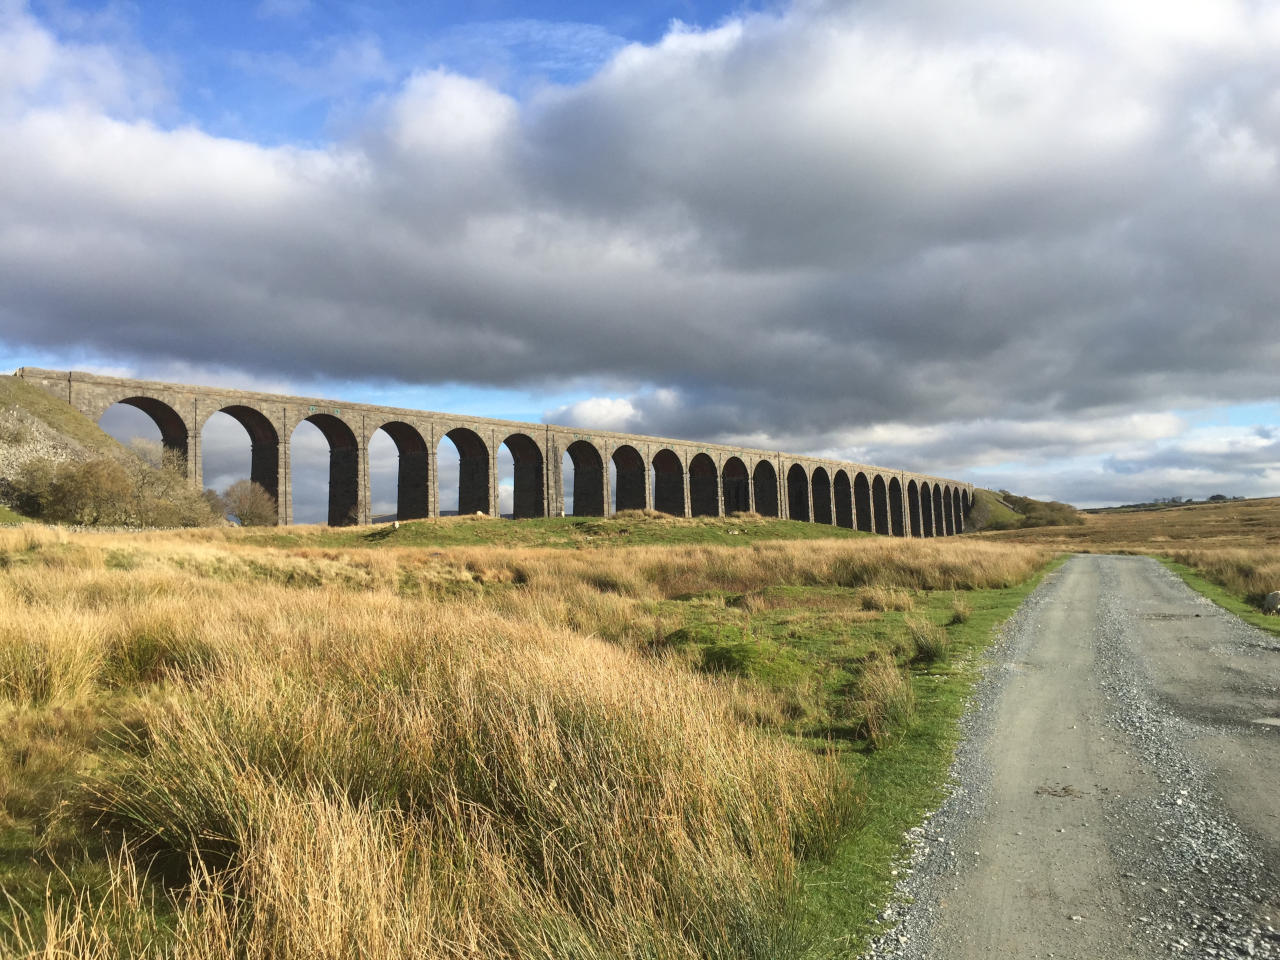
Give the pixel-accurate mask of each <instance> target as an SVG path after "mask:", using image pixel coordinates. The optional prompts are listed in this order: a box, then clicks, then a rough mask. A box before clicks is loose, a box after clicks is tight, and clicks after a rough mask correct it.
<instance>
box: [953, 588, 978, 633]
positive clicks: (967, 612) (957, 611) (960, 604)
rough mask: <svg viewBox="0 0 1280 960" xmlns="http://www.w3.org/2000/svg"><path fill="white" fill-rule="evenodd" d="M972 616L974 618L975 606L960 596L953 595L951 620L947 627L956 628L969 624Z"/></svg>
mask: <svg viewBox="0 0 1280 960" xmlns="http://www.w3.org/2000/svg"><path fill="white" fill-rule="evenodd" d="M971 616H973V604H971V603H970V602H969V601H968V600H966V599H965V598H964V597H962V596H960V594H958V593H956V594H953V595H952V597H951V619H950V620H949V621H948V622H947V626H951V627H954V626H955V625H957V624H960V623H968V622H969V618H970V617H971Z"/></svg>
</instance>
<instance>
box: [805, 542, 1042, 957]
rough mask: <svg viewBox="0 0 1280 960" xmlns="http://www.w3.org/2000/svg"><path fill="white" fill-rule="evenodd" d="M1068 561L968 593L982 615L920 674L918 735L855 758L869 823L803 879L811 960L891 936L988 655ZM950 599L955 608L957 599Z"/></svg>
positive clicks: (955, 631)
mask: <svg viewBox="0 0 1280 960" xmlns="http://www.w3.org/2000/svg"><path fill="white" fill-rule="evenodd" d="M1066 559H1067V558H1066V557H1065V556H1063V557H1059V558H1058V559H1056V560H1054V561H1052V562H1051V563H1049V564H1048V565H1047V566H1046V567H1045V568H1044V569H1043V570H1041V571H1040V572H1039V573H1038V574H1036V575H1035V576H1034V577H1032V578H1031V579H1029V580H1028V581H1027V582H1025V583H1023V584H1020V585H1019V586H1016V587H1011V588H1008V589H1004V590H970V591H966V592H964V593H962V594H961V596H962V597H963V598H964V599H965V600H966V601H968V602H969V604H970V605H971V607H972V611H973V612H972V614H971V615H970V617H969V619H968V620H967V621H966V622H965V623H962V624H954V625H952V626H949V627H948V628H947V629H948V632H949V634H950V637H951V642H952V650H953V652H952V655H951V658H950V661H949V662H948V663H947V664H943V665H938V666H935V667H932V668H930V669H922V670H917V671H915V673H914V677H913V686H914V689H915V694H916V716H915V719H914V721H913V722H912V724H911V726H910V728H909V729H908V730H907V731H906V732H905V734H904V735H903V736H902V737H901V738H900V739H899V740H898V741H897V742H896V743H894V744H892V745H890V746H888V747H884V748H881V749H880V750H869V749H863V750H855V751H849V753H848V754H847V759H848V762H849V763H850V764H851V765H852V766H853V768H854V770H855V772H856V775H857V778H858V785H859V787H860V789H861V790H862V791H863V793H864V802H863V809H862V820H861V822H860V823H859V824H858V826H857V828H856V829H855V830H854V831H853V832H852V834H851V835H850V837H849V838H848V839H847V840H846V841H845V843H844V844H842V845H841V846H840V848H839V849H838V850H837V852H836V855H835V856H834V857H833V858H832V859H831V860H830V861H829V862H827V863H825V864H822V865H820V866H818V867H816V868H815V869H813V870H812V871H811V872H810V873H809V874H808V875H806V876H805V877H804V878H803V883H804V890H805V892H804V899H803V902H802V903H801V904H800V908H801V912H802V917H803V919H802V926H803V928H804V934H805V939H806V940H807V941H808V942H809V943H810V945H811V946H810V949H809V952H808V954H807V956H808V957H809V958H812V960H819V958H828V957H832V958H834V957H846V956H857V955H858V953H859V952H860V951H861V950H862V949H863V948H865V946H866V944H867V941H868V940H869V939H870V937H871V936H872V935H873V934H874V933H875V932H877V930H878V929H880V927H881V926H882V925H881V924H880V922H879V921H878V919H877V915H878V913H879V911H880V910H882V909H883V907H884V905H885V904H886V903H887V902H888V901H889V899H890V897H891V894H892V888H893V885H894V882H895V877H894V874H893V871H894V869H895V867H896V865H897V864H898V862H899V859H900V857H901V855H902V853H903V852H904V840H903V838H904V834H906V832H907V831H908V830H910V829H911V828H912V827H914V826H917V825H918V824H919V823H920V822H921V821H922V820H923V819H924V817H925V816H926V815H927V814H928V813H929V812H931V811H933V810H935V809H937V807H938V805H939V804H940V803H941V802H942V800H943V799H944V797H945V785H946V780H947V773H948V771H949V770H950V767H951V761H952V759H953V758H954V756H955V751H956V747H957V746H958V744H959V742H960V726H959V722H960V718H961V717H962V716H963V714H964V712H965V709H966V708H967V706H968V704H969V701H970V698H971V696H972V694H973V690H974V686H975V684H976V683H977V681H978V679H979V677H980V675H981V668H982V663H983V654H984V653H985V652H986V650H987V648H988V647H989V646H990V644H991V642H992V641H993V639H994V638H995V634H996V630H997V628H998V627H999V626H1000V625H1001V624H1003V623H1004V622H1005V621H1006V620H1008V619H1009V617H1010V616H1011V615H1012V614H1013V612H1014V611H1015V610H1017V608H1018V606H1019V605H1020V604H1021V603H1022V601H1023V600H1024V599H1026V597H1027V595H1028V594H1030V593H1031V591H1032V590H1034V589H1035V588H1036V587H1037V586H1038V585H1039V584H1040V582H1041V580H1043V579H1044V577H1045V576H1046V575H1047V574H1048V573H1050V572H1051V571H1053V570H1055V569H1057V568H1058V567H1059V566H1061V565H1062V564H1063V563H1065V562H1066ZM939 596H941V594H940V593H936V594H934V595H933V597H935V598H937V597H939ZM945 596H946V598H947V599H948V600H949V598H950V594H949V593H947V594H946V595H945ZM931 606H932V604H931Z"/></svg>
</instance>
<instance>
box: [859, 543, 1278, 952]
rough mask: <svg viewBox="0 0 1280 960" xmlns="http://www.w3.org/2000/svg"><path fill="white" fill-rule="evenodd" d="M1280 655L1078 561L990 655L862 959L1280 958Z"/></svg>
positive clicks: (1130, 577)
mask: <svg viewBox="0 0 1280 960" xmlns="http://www.w3.org/2000/svg"><path fill="white" fill-rule="evenodd" d="M1277 717H1280V643H1277V638H1275V637H1273V636H1271V635H1269V634H1266V633H1264V632H1262V631H1259V630H1256V629H1255V628H1253V627H1250V626H1249V625H1247V624H1245V623H1243V622H1242V621H1241V620H1239V619H1238V618H1237V617H1234V616H1232V615H1231V614H1229V613H1227V612H1225V611H1223V610H1222V609H1221V608H1219V607H1217V606H1216V605H1214V604H1212V603H1210V602H1209V601H1207V600H1205V599H1204V598H1203V597H1201V596H1200V595H1198V594H1196V593H1195V592H1194V591H1192V590H1190V589H1189V588H1188V587H1186V586H1185V584H1183V583H1182V581H1181V580H1179V579H1178V578H1177V577H1176V576H1174V575H1173V574H1172V573H1170V572H1169V571H1167V570H1166V569H1165V568H1164V567H1162V566H1161V565H1160V564H1159V563H1157V562H1156V561H1154V560H1151V559H1149V558H1145V557H1115V556H1087V555H1086V556H1077V557H1073V558H1072V559H1071V560H1069V561H1068V562H1067V563H1066V564H1065V565H1064V566H1063V567H1061V568H1060V569H1059V570H1057V571H1055V572H1054V573H1053V574H1051V575H1050V576H1049V577H1047V578H1046V579H1045V581H1044V583H1042V584H1041V585H1040V587H1039V588H1038V589H1037V590H1036V591H1035V592H1034V593H1033V594H1032V595H1031V596H1030V597H1028V598H1027V600H1026V601H1025V602H1024V603H1023V604H1022V606H1021V607H1020V608H1019V610H1018V611H1017V613H1016V614H1015V615H1014V616H1013V618H1011V619H1010V621H1009V622H1008V623H1007V624H1006V626H1005V628H1004V630H1003V631H1002V634H1001V636H1000V637H999V638H998V640H997V642H996V643H995V645H994V647H993V652H992V655H991V662H990V663H989V665H988V667H987V668H986V670H985V671H984V674H983V678H982V679H981V681H980V682H979V685H978V688H977V690H976V693H975V696H974V700H973V703H972V705H971V708H970V709H969V711H968V712H967V714H966V716H965V719H964V721H963V724H964V730H963V734H964V739H963V741H962V744H961V746H960V749H959V751H958V752H957V756H956V759H955V762H954V764H953V766H952V769H951V783H950V792H949V796H948V799H947V800H946V801H945V802H944V803H943V805H942V806H941V807H940V808H939V809H938V810H937V811H936V812H935V813H934V814H933V815H932V816H930V817H929V818H928V819H927V820H926V821H925V822H924V824H922V825H921V826H920V827H918V828H916V829H915V830H913V831H911V833H910V834H909V835H908V840H909V843H910V852H909V855H908V857H907V858H906V859H905V860H904V862H903V864H902V865H901V866H900V868H899V875H900V882H899V883H898V886H897V890H896V894H895V898H894V901H893V903H891V904H890V905H888V906H886V908H885V910H884V913H883V914H882V919H884V920H885V921H886V922H887V923H889V924H891V926H890V927H889V928H888V929H886V931H885V932H884V933H882V934H881V935H880V936H879V937H878V938H877V939H876V940H875V941H874V943H873V945H872V947H871V949H870V951H869V952H868V953H867V954H866V955H865V956H867V957H874V958H879V957H902V958H926V957H928V958H933V957H947V958H966V957H989V956H998V955H1003V956H1006V957H1017V958H1021V957H1079V958H1090V960H1095V958H1106V957H1117V958H1118V957H1125V958H1129V957H1135V958H1142V957H1168V956H1194V957H1265V958H1270V957H1280V931H1277V929H1276V928H1277V927H1280V725H1272V724H1271V723H1269V722H1266V721H1268V720H1271V719H1273V718H1277Z"/></svg>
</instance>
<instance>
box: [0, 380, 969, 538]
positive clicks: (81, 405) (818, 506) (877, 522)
mask: <svg viewBox="0 0 1280 960" xmlns="http://www.w3.org/2000/svg"><path fill="white" fill-rule="evenodd" d="M17 375H18V376H19V377H21V378H23V379H24V380H26V381H27V382H29V383H32V384H35V385H37V386H39V387H42V388H43V389H45V390H47V391H49V392H50V393H52V394H54V395H55V396H57V397H59V398H61V399H63V400H65V401H67V402H68V403H70V404H71V405H72V406H73V407H75V408H76V409H77V410H79V411H80V412H81V413H83V414H84V415H85V416H87V417H89V418H90V419H91V420H93V421H95V422H96V421H97V420H98V419H99V418H100V417H101V416H102V414H103V413H105V412H106V410H107V409H108V408H110V407H112V406H114V405H115V404H117V403H124V404H129V405H130V406H133V407H137V408H138V409H139V410H142V411H143V412H144V413H146V414H148V415H149V416H150V417H151V419H152V420H154V421H155V424H156V426H157V427H159V429H160V435H161V438H162V441H163V443H164V446H165V448H166V449H168V450H170V451H172V452H174V453H176V454H178V456H179V457H180V459H181V460H182V462H183V463H184V464H185V470H186V475H187V477H188V479H189V480H190V481H191V483H193V484H195V485H197V486H203V477H202V475H201V451H200V435H201V431H202V430H203V428H204V425H205V423H206V422H207V421H208V419H209V418H210V417H211V416H213V415H214V414H215V413H226V414H229V415H230V416H232V417H234V418H235V419H236V420H238V421H239V422H240V424H241V425H242V426H243V427H244V428H245V430H246V431H247V432H248V434H249V438H250V441H251V444H252V451H253V453H252V466H251V468H250V470H251V479H253V480H254V481H255V482H257V483H259V484H261V485H262V486H263V487H265V488H266V489H267V491H268V492H270V493H271V495H272V496H273V497H275V498H276V502H277V504H278V505H279V511H280V513H279V522H280V523H281V524H290V523H292V522H293V502H292V487H293V484H292V473H291V465H290V462H289V438H290V437H291V436H292V435H293V431H294V428H296V427H297V426H298V424H300V423H301V422H302V421H304V420H306V421H309V422H311V423H313V424H315V425H316V426H317V427H319V428H320V431H321V432H322V433H323V434H324V436H325V439H327V440H328V442H329V523H330V524H333V525H343V524H351V523H369V522H370V521H371V517H370V497H369V453H368V451H369V441H370V439H371V438H372V437H373V435H374V434H375V433H377V432H378V431H379V430H384V431H386V433H387V434H388V435H389V436H390V437H391V439H392V440H394V441H395V444H396V448H397V449H398V451H399V485H398V494H397V516H398V518H399V519H402V520H410V519H417V518H421V517H436V516H439V515H440V511H441V504H440V490H439V475H438V473H437V470H436V450H437V447H438V445H439V443H440V441H441V440H442V439H443V438H445V437H448V438H449V439H450V440H451V441H452V442H453V444H454V446H455V447H457V449H458V454H459V473H458V512H459V513H485V514H490V515H492V516H497V515H498V470H497V456H498V448H499V447H500V446H501V445H504V444H505V445H506V447H507V449H508V450H509V451H510V452H511V456H512V459H513V461H514V463H515V496H514V515H515V516H516V517H517V518H524V517H545V516H560V515H561V514H562V513H563V512H564V508H565V497H564V486H563V478H562V475H561V470H562V467H561V465H562V463H563V457H564V454H565V453H567V454H568V455H569V457H570V459H571V461H572V463H573V498H572V499H573V511H572V512H573V514H574V515H576V516H604V515H606V514H608V513H611V512H614V511H618V510H628V509H644V508H649V509H654V510H659V511H661V512H663V513H669V514H673V515H675V516H685V517H689V516H694V517H697V516H725V515H727V514H730V513H734V512H737V511H743V510H754V511H755V512H757V513H759V514H762V515H763V516H766V517H782V518H790V519H792V520H805V521H810V522H813V523H828V524H837V525H839V526H842V527H849V528H852V529H858V530H865V531H868V532H874V533H880V534H885V535H891V536H899V537H935V536H936V537H942V536H950V535H952V534H956V533H963V532H964V522H965V517H966V516H967V514H968V512H969V507H970V505H971V503H972V498H973V485H972V484H967V483H958V482H956V481H954V480H947V479H943V478H939V477H932V476H926V475H923V474H917V473H905V472H903V471H899V470H887V469H884V468H882V467H873V466H868V465H866V464H859V463H847V462H843V461H835V460H824V459H821V458H816V457H802V456H794V455H792V454H788V453H781V452H779V451H775V450H755V449H749V448H746V447H734V446H726V445H724V444H704V443H691V442H688V441H684V440H671V439H665V438H661V437H645V436H635V435H632V434H625V433H613V432H610V431H607V430H579V429H575V428H571V427H560V426H554V425H550V424H533V423H520V422H517V421H510V420H491V419H487V418H484V417H467V416H456V415H453V414H447V413H433V412H427V411H422V410H404V409H399V408H395V407H381V406H372V405H369V404H360V403H343V402H340V401H335V400H321V399H315V398H310V397H289V396H280V395H277V394H270V393H256V392H252V391H245V390H224V389H221V388H218V387H196V386H189V385H187V384H177V383H156V382H152V381H146V380H127V379H122V378H118V377H104V376H98V375H96V374H91V373H81V372H78V371H65V370H42V369H39V368H36V367H23V368H21V369H20V370H18V372H17ZM610 463H612V464H613V467H614V470H615V476H616V484H611V483H610V477H609V469H608V465H609V464H610ZM611 489H612V490H613V491H614V492H613V495H612V496H611ZM611 501H612V502H611Z"/></svg>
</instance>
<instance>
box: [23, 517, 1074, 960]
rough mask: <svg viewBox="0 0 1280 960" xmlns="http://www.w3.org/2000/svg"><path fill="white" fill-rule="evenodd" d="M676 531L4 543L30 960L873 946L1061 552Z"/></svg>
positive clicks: (815, 951) (788, 951)
mask: <svg viewBox="0 0 1280 960" xmlns="http://www.w3.org/2000/svg"><path fill="white" fill-rule="evenodd" d="M651 520H652V518H643V517H641V518H622V519H621V520H614V521H592V522H589V523H587V524H585V525H580V523H581V522H579V521H565V522H554V521H553V522H548V523H545V524H542V525H532V526H530V527H529V528H528V529H529V530H532V531H539V530H540V531H542V532H541V533H540V534H539V536H541V537H543V540H542V541H540V542H542V543H543V544H544V545H543V546H537V547H531V546H502V547H498V546H485V545H456V546H447V545H441V544H439V543H438V542H436V541H433V540H432V539H431V538H432V537H434V536H438V535H439V530H440V529H443V528H449V527H454V528H458V529H464V530H466V531H468V535H477V534H476V530H477V529H478V528H479V527H480V525H479V524H478V523H476V522H474V521H473V522H471V525H470V526H468V525H467V522H466V521H461V520H460V521H453V522H451V523H442V524H423V525H420V526H419V525H402V526H401V528H400V529H399V530H398V531H392V532H391V533H390V534H388V533H387V532H386V531H385V530H379V531H374V532H373V534H372V536H371V535H370V532H369V531H368V530H364V531H326V530H323V529H321V530H315V531H310V532H302V533H301V534H300V535H298V536H297V539H296V540H295V539H288V540H277V539H271V538H270V535H269V536H268V539H266V540H264V539H263V538H262V535H260V534H253V533H252V532H250V531H225V530H223V531H183V532H176V533H158V532H157V533H142V534H136V535H120V534H87V533H83V534H71V533H67V532H65V531H59V530H56V529H48V528H34V527H25V528H10V529H5V530H0V711H2V712H3V719H2V721H0V722H3V724H4V727H5V730H6V737H5V748H4V753H3V757H2V758H0V811H2V814H0V886H2V887H3V889H4V891H5V892H6V894H7V895H8V896H9V898H11V899H10V905H9V907H8V910H7V915H8V918H9V919H8V921H7V922H6V923H5V924H0V926H4V927H6V928H7V932H6V933H4V934H2V935H0V937H2V939H0V942H3V943H4V944H5V946H4V948H3V949H4V950H5V951H7V952H9V953H11V954H14V955H17V956H31V957H35V956H41V957H44V956H75V957H81V956H83V957H99V956H101V957H108V956H112V957H114V956H120V955H128V956H136V957H161V956H174V955H180V956H183V957H200V958H231V957H251V958H257V957H262V958H265V957H298V958H301V957H333V958H338V957H350V956H377V957H384V956H385V957H398V956H405V957H408V956H413V957H450V958H457V957H475V958H480V957H498V958H502V957H510V958H515V957H533V956H536V957H557V958H559V957H572V958H577V957H581V958H597V957H599V958H605V957H608V958H618V957H637V958H639V957H646V958H648V957H653V958H668V957H671V958H677V957H681V958H683V957H688V958H695V957H696V958H703V957H705V958H726V960H727V958H757V960H777V958H784V957H819V956H842V955H845V954H846V953H847V950H848V947H849V945H850V944H851V943H855V942H857V941H858V939H859V938H860V937H862V936H865V934H866V933H867V931H868V930H869V928H870V927H871V926H872V924H873V921H874V904H875V903H877V902H880V901H881V900H882V899H883V896H884V894H885V893H886V891H887V885H888V883H889V880H890V877H889V869H890V865H891V862H892V858H893V856H894V854H895V853H896V852H897V851H898V849H899V844H900V840H901V834H902V831H903V830H904V829H906V827H908V826H910V825H911V823H913V822H915V821H916V820H918V818H919V816H920V815H921V813H923V812H924V811H925V810H926V809H927V808H928V807H929V806H930V805H931V804H932V803H934V802H935V801H936V798H937V796H938V791H939V790H940V789H941V786H942V781H943V777H944V776H945V770H946V767H947V763H948V761H949V757H950V750H951V747H952V741H953V737H954V735H955V733H954V731H955V727H954V722H953V721H954V718H955V717H956V716H957V715H958V713H959V711H960V709H961V708H962V704H963V701H964V698H965V697H966V695H967V693H968V691H969V689H970V685H971V682H972V679H973V677H974V674H975V669H976V663H977V659H978V656H979V654H980V651H981V649H982V647H983V645H984V644H985V642H986V641H987V639H988V637H989V635H990V632H991V628H992V626H993V625H994V624H995V623H997V622H998V621H1000V620H1001V619H1003V618H1004V617H1005V616H1007V615H1008V613H1009V612H1011V610H1012V609H1013V608H1014V607H1015V606H1016V604H1017V603H1018V602H1019V600H1020V598H1021V597H1022V596H1023V595H1024V593H1025V592H1026V590H1027V589H1029V584H1030V582H1031V581H1032V579H1033V578H1034V577H1035V575H1036V574H1037V572H1038V571H1041V570H1043V569H1044V566H1045V564H1046V563H1047V562H1048V560H1049V559H1050V557H1051V555H1052V550H1050V549H1046V548H1043V547H1038V546H1027V545H1014V544H993V543H982V542H975V541H973V540H970V539H967V538H966V539H958V538H957V539H948V540H932V541H901V540H889V539H887V538H876V537H856V536H847V537H839V536H837V537H826V538H823V539H816V540H807V541H795V540H785V539H766V538H765V535H766V533H767V534H768V535H769V536H773V537H777V536H778V535H780V534H783V533H785V532H786V531H785V526H786V525H783V526H778V525H777V524H772V525H771V523H770V522H767V521H760V522H759V523H758V524H756V523H753V522H751V521H750V520H749V518H748V519H747V520H732V521H723V522H721V523H720V524H719V526H718V528H717V526H716V525H714V524H709V523H695V522H691V521H690V522H685V521H672V522H669V523H668V522H661V523H659V522H657V521H653V522H648V521H651ZM513 526H514V527H516V528H520V527H524V526H525V525H524V524H515V525H508V526H507V527H505V528H504V530H509V529H511V528H512V527H513ZM791 526H793V527H799V528H800V529H802V530H803V531H804V532H805V533H808V531H809V530H810V529H811V528H808V527H804V526H803V525H791ZM432 528H434V529H432ZM624 528H626V529H627V530H628V532H627V533H623V532H621V531H622V530H623V529H624ZM739 528H740V529H743V530H747V529H750V530H751V532H740V533H732V532H731V531H732V530H733V529H739ZM632 530H639V531H640V533H633V532H631V531H632ZM566 535H567V536H568V537H572V538H576V539H575V540H573V542H563V541H564V540H565V539H566ZM289 536H290V537H293V534H292V533H291V534H290V535H289ZM641 536H643V537H648V538H652V539H651V541H650V542H648V545H645V544H646V541H644V540H640V539H638V538H639V537H641ZM664 536H665V537H667V538H668V541H667V542H665V543H662V542H653V541H659V540H660V539H661V538H662V537H664ZM348 537H354V538H355V539H352V540H343V539H340V538H348ZM379 538H380V539H379ZM397 538H399V539H397ZM682 538H683V539H682ZM550 543H555V544H556V545H557V547H558V548H554V549H553V548H548V546H547V545H545V544H550ZM273 544H274V545H273ZM626 544H637V545H626ZM566 546H575V547H577V549H563V547H566Z"/></svg>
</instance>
